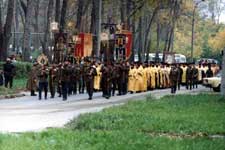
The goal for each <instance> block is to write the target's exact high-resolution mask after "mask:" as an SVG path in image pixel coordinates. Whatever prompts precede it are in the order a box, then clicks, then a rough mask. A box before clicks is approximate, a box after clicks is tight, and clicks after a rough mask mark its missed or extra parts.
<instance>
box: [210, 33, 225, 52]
mask: <svg viewBox="0 0 225 150" xmlns="http://www.w3.org/2000/svg"><path fill="white" fill-rule="evenodd" d="M208 42H209V45H210V47H211V48H212V49H213V51H214V52H218V51H220V50H222V49H223V48H224V47H225V29H224V30H223V31H221V32H219V33H217V34H216V36H215V37H211V38H210V39H209V41H208Z"/></svg>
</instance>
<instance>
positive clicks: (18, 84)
mask: <svg viewBox="0 0 225 150" xmlns="http://www.w3.org/2000/svg"><path fill="white" fill-rule="evenodd" d="M26 82H27V79H25V78H19V79H18V78H15V79H14V80H13V88H12V89H9V88H5V87H4V86H1V87H0V95H10V94H16V93H18V92H20V91H21V90H24V89H25V88H26Z"/></svg>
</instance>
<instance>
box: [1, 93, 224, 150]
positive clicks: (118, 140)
mask: <svg viewBox="0 0 225 150" xmlns="http://www.w3.org/2000/svg"><path fill="white" fill-rule="evenodd" d="M224 108H225V100H224V98H221V97H220V96H217V95H198V96H188V95H183V96H176V97H173V96H169V97H165V98H162V99H160V100H157V101H156V100H146V101H138V102H130V103H128V104H126V105H123V106H119V107H114V108H109V109H105V110H104V111H102V112H99V113H94V114H85V115H82V116H81V117H79V118H78V119H75V120H73V121H71V122H70V123H69V124H68V125H67V126H66V128H64V129H49V130H47V131H45V132H41V133H24V134H19V135H0V149H1V150H33V149H37V150H39V149H40V150H42V149H44V150H62V149H63V150H64V149H65V150H74V149H79V150H102V149H104V150H105V149H106V150H136V149H138V150H139V149H140V150H149V149H156V150H193V149H196V150H222V149H225V139H211V138H209V137H208V135H214V134H221V135H223V134H224V133H225V109H224ZM161 134H166V136H164V135H163V136H161ZM170 135H171V136H170ZM172 135H178V136H172ZM185 135H190V136H185ZM199 135H201V136H199Z"/></svg>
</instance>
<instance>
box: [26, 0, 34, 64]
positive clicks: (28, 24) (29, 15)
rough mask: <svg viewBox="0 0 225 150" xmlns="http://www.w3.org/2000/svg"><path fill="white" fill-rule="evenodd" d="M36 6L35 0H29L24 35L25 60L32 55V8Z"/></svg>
mask: <svg viewBox="0 0 225 150" xmlns="http://www.w3.org/2000/svg"><path fill="white" fill-rule="evenodd" d="M33 8H34V1H33V0H28V1H27V13H26V18H25V27H24V37H23V60H24V61H29V57H30V38H31V34H30V32H31V24H32V10H33Z"/></svg>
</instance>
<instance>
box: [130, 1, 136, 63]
mask: <svg viewBox="0 0 225 150" xmlns="http://www.w3.org/2000/svg"><path fill="white" fill-rule="evenodd" d="M134 5H135V4H134V2H132V9H134ZM135 31H136V15H135V14H134V15H133V16H132V32H133V39H132V49H131V51H132V54H131V60H130V61H131V62H133V61H134V57H135V37H136V32H135Z"/></svg>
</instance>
